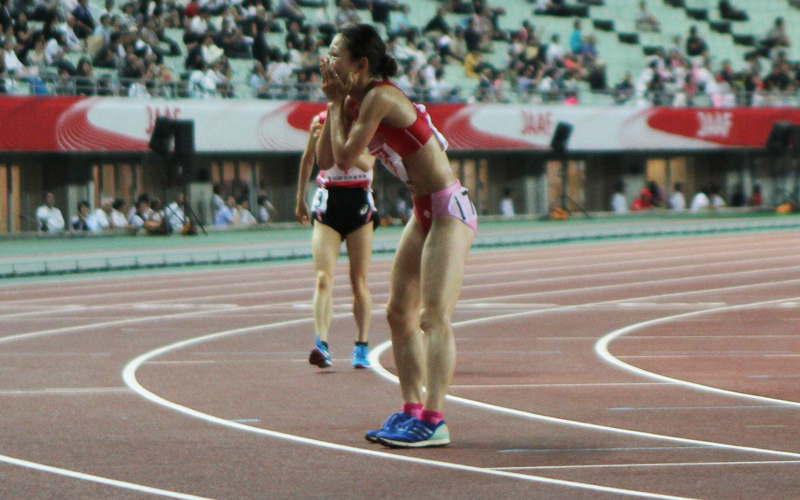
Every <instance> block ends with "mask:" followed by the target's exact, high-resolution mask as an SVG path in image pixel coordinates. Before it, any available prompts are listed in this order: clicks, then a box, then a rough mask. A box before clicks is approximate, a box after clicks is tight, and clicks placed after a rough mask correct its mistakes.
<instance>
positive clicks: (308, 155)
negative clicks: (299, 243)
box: [295, 118, 321, 225]
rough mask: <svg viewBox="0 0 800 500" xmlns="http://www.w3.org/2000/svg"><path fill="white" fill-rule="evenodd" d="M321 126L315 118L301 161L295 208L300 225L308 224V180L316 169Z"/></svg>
mask: <svg viewBox="0 0 800 500" xmlns="http://www.w3.org/2000/svg"><path fill="white" fill-rule="evenodd" d="M320 129H321V125H320V124H319V119H318V118H314V120H313V121H312V122H311V133H310V134H309V135H308V142H306V149H305V150H304V151H303V156H302V158H301V159H300V172H299V174H298V178H297V206H296V208H295V216H296V217H297V221H298V222H299V223H300V224H304V225H305V224H307V223H308V214H309V212H308V205H307V204H306V189H308V180H309V178H310V177H311V171H312V170H313V169H314V157H315V154H316V150H317V141H318V139H319V136H320Z"/></svg>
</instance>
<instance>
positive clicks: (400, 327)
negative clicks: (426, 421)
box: [386, 217, 425, 403]
mask: <svg viewBox="0 0 800 500" xmlns="http://www.w3.org/2000/svg"><path fill="white" fill-rule="evenodd" d="M424 243H425V235H424V234H423V232H422V228H420V226H419V223H417V219H416V218H415V217H412V218H411V220H409V222H408V224H406V227H405V229H404V230H403V235H402V236H401V237H400V243H399V245H398V247H397V252H396V253H395V257H394V263H393V265H392V277H391V289H390V292H389V303H388V304H387V306H386V317H387V319H388V320H389V327H390V328H391V331H392V351H393V353H394V362H395V365H396V366H397V375H398V378H399V379H400V391H401V394H402V397H403V403H422V402H423V401H422V387H423V385H424V383H425V371H424V370H425V350H424V348H423V343H422V332H421V331H420V324H419V310H420V258H421V256H422V246H423V244H424Z"/></svg>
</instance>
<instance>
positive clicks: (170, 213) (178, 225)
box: [165, 193, 188, 234]
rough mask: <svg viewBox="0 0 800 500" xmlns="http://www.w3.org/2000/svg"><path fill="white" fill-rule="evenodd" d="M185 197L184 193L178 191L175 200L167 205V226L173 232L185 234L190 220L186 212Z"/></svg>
mask: <svg viewBox="0 0 800 500" xmlns="http://www.w3.org/2000/svg"><path fill="white" fill-rule="evenodd" d="M185 204H186V202H185V198H184V196H183V193H178V196H176V197H175V201H173V202H172V203H170V204H169V205H167V209H166V210H165V215H166V217H167V226H168V230H169V232H170V233H171V234H183V232H184V230H185V229H186V226H187V222H188V220H187V219H186V214H185V213H184V206H185Z"/></svg>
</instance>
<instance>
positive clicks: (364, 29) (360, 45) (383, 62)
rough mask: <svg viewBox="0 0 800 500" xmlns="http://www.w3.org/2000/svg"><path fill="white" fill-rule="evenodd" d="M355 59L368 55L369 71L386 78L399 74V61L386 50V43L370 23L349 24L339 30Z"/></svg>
mask: <svg viewBox="0 0 800 500" xmlns="http://www.w3.org/2000/svg"><path fill="white" fill-rule="evenodd" d="M339 35H341V37H342V39H344V42H345V46H346V47H347V50H348V51H349V52H350V55H351V56H352V58H353V59H361V58H362V57H366V58H367V61H368V62H369V72H370V74H371V75H373V76H382V77H383V78H384V79H386V78H389V77H391V76H396V75H397V70H398V67H397V61H396V60H395V58H394V57H392V56H391V55H390V54H389V53H387V52H386V44H385V43H384V42H383V39H381V36H380V35H379V34H378V32H377V31H375V28H373V27H372V25H370V24H363V23H362V24H349V25H346V26H344V27H342V28H341V29H340V30H339Z"/></svg>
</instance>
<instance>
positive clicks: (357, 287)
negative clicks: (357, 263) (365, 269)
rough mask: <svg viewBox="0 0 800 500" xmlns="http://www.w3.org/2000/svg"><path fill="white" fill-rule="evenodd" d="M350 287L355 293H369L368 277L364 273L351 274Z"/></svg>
mask: <svg viewBox="0 0 800 500" xmlns="http://www.w3.org/2000/svg"><path fill="white" fill-rule="evenodd" d="M350 287H351V288H352V289H353V294H354V295H364V294H369V288H367V277H366V276H364V275H363V274H355V275H354V274H351V275H350Z"/></svg>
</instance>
